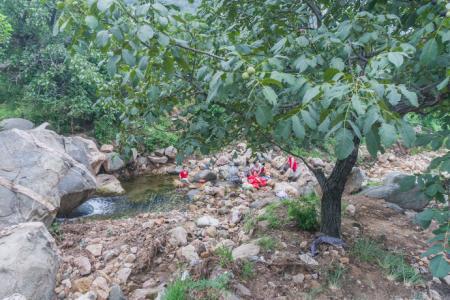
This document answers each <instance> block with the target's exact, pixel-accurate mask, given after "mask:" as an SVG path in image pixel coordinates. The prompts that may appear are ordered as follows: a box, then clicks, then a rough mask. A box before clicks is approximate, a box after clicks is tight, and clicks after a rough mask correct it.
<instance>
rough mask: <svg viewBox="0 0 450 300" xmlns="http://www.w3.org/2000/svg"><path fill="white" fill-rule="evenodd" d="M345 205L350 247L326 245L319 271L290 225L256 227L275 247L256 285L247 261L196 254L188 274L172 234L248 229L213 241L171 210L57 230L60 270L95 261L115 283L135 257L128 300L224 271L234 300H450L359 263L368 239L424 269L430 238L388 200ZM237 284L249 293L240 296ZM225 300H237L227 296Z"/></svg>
mask: <svg viewBox="0 0 450 300" xmlns="http://www.w3.org/2000/svg"><path fill="white" fill-rule="evenodd" d="M344 203H345V205H349V204H352V205H354V206H355V208H356V210H355V214H354V215H353V216H349V215H348V214H344V218H343V238H344V240H345V241H346V243H347V247H346V248H345V249H337V248H334V247H332V246H321V248H320V254H319V255H318V256H317V257H315V259H316V260H317V262H318V263H319V264H318V266H310V265H307V264H305V263H304V262H303V261H302V260H300V259H299V254H300V253H307V252H308V251H309V245H310V244H311V242H312V241H313V240H314V238H315V236H314V234H312V233H309V232H305V231H301V230H299V229H298V228H297V227H296V226H295V225H294V224H291V223H287V224H284V225H283V226H282V227H281V228H277V229H268V228H265V227H261V226H256V228H255V230H254V231H253V233H252V236H251V238H258V237H261V236H265V237H270V239H273V240H274V241H276V243H275V244H276V247H275V249H273V250H266V251H265V250H262V251H261V253H260V254H259V256H260V259H258V260H257V261H256V262H255V263H254V275H253V276H252V277H251V278H243V276H241V273H242V262H239V261H236V262H233V263H231V264H229V265H227V266H226V267H225V268H222V267H220V266H219V263H218V257H217V256H216V255H215V254H214V252H212V251H210V250H208V249H202V250H199V253H201V254H200V256H201V257H202V258H203V260H202V263H201V264H200V265H197V266H194V267H189V266H188V264H187V263H186V262H184V261H183V260H181V259H179V255H177V250H178V249H177V248H176V247H172V246H171V245H170V244H169V243H167V235H168V234H167V233H168V231H169V230H170V229H172V228H174V227H176V226H180V225H182V226H183V227H184V228H186V229H187V231H188V240H189V241H191V240H194V239H199V240H201V241H202V242H204V243H205V244H206V245H208V242H210V241H211V240H220V239H221V238H220V236H221V235H223V236H224V237H227V238H228V239H230V240H233V241H235V242H236V244H237V245H238V244H239V239H240V237H239V234H240V233H241V232H242V227H243V222H240V223H238V224H237V226H233V227H228V228H224V229H223V230H219V231H218V236H219V237H217V238H216V239H208V237H204V235H202V234H201V232H200V231H199V230H198V228H196V226H195V224H194V222H193V220H195V218H196V217H197V216H198V215H199V212H191V211H184V212H182V211H171V212H169V213H159V214H149V213H147V214H141V215H138V216H135V217H132V218H125V219H117V220H81V221H78V222H76V223H65V224H62V225H61V229H60V230H61V232H62V235H61V237H63V238H60V239H59V241H58V244H59V248H60V250H61V252H62V256H63V257H65V262H64V263H63V265H62V266H61V279H62V278H64V275H63V274H64V271H65V270H67V268H70V263H69V261H70V257H72V256H74V257H75V256H78V255H80V254H83V255H85V256H87V257H89V258H90V260H91V261H93V262H94V263H93V270H94V271H93V274H94V273H95V274H97V275H98V274H100V275H101V276H103V277H105V278H107V279H108V280H111V281H114V279H112V278H113V277H114V274H115V272H117V268H118V264H119V263H118V262H117V261H115V260H118V261H121V260H123V258H121V256H125V255H126V254H127V253H133V252H134V253H135V257H136V260H135V261H134V263H133V267H132V273H131V275H130V277H129V279H128V280H127V283H126V284H121V288H122V290H123V291H124V293H125V295H128V296H129V297H130V299H139V297H137V296H136V293H135V290H137V289H139V288H141V287H142V286H144V287H145V286H148V287H156V286H160V285H161V284H167V283H168V282H170V281H171V280H173V279H174V278H176V277H177V276H180V275H181V272H182V271H183V270H186V269H187V270H189V272H190V275H191V276H192V277H193V278H205V277H210V276H212V275H213V274H216V273H221V272H224V271H225V270H228V271H229V272H232V273H233V274H234V277H232V279H231V282H230V284H229V290H230V291H231V292H232V293H237V294H239V298H237V299H255V300H256V299H261V300H262V299H280V300H281V299H380V300H381V299H426V298H424V297H427V296H426V295H429V289H430V288H431V289H434V290H436V291H438V292H439V294H440V295H441V296H442V295H443V297H442V298H441V299H450V289H449V287H448V286H445V285H444V284H438V283H436V282H435V281H432V278H431V276H430V275H429V274H422V276H423V279H424V280H423V283H421V284H419V285H416V286H409V285H405V284H404V283H401V282H396V281H393V280H389V279H388V278H387V276H386V275H385V274H384V273H383V271H382V270H381V269H380V267H379V266H377V265H376V264H368V263H361V262H359V261H358V259H356V258H355V257H353V256H352V255H351V253H350V250H349V249H350V248H351V245H352V243H354V241H355V240H356V239H358V238H360V237H369V238H371V239H374V240H377V241H379V242H380V243H381V244H382V245H383V247H384V248H385V249H387V250H392V251H397V252H398V251H401V252H402V253H403V254H404V255H405V257H406V259H407V261H408V262H409V263H410V264H416V265H417V266H423V269H424V270H426V269H427V266H426V261H425V262H424V261H423V260H421V259H420V253H422V252H423V251H424V250H425V249H426V247H427V245H426V240H427V236H430V235H429V233H428V232H423V231H422V230H421V229H420V228H419V227H418V226H416V225H414V224H413V223H412V222H411V217H409V216H408V215H407V214H401V213H398V212H395V211H393V210H392V209H390V208H388V207H386V203H385V202H384V201H383V200H375V199H369V198H366V197H363V196H347V197H346V198H344ZM209 212H210V213H211V212H212V210H211V209H210V211H209ZM218 217H219V216H218ZM279 217H280V218H283V217H285V216H283V215H280V216H279ZM95 242H101V243H102V244H103V245H104V248H103V256H102V257H93V256H92V254H91V253H89V252H88V251H86V250H85V249H84V248H83V247H84V246H85V245H86V244H91V243H95ZM118 248H119V249H121V251H122V252H121V254H120V255H118V258H116V259H112V260H110V261H107V260H106V258H105V255H104V254H105V253H107V252H108V251H111V250H113V249H118ZM124 251H125V252H124ZM123 252H124V253H123ZM122 253H123V254H122ZM125 260H126V259H125ZM336 264H339V265H341V266H343V269H344V270H345V271H344V274H343V276H342V279H341V280H340V282H339V286H338V287H334V288H333V287H330V285H329V282H328V281H327V276H326V274H327V270H329V269H330V266H334V265H336ZM298 274H303V275H304V279H303V280H299V279H298V276H297V279H295V278H296V277H295V276H296V275H298ZM300 277H301V276H300ZM239 284H241V285H243V286H244V287H246V288H247V289H248V290H247V291H244V292H242V290H240V289H239ZM233 295H234V294H233ZM197 296H198V297H200V296H199V295H197ZM197 296H196V297H197ZM154 297H156V296H155V295H154V296H148V299H152V298H154ZM220 297H221V298H223V299H236V298H230V297H228V296H226V294H223V295H222V296H220ZM227 297H228V298H227ZM142 299H143V298H142ZM433 299H434V298H433Z"/></svg>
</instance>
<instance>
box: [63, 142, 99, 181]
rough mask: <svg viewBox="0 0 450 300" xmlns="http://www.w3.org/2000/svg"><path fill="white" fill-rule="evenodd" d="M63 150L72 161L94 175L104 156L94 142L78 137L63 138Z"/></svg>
mask: <svg viewBox="0 0 450 300" xmlns="http://www.w3.org/2000/svg"><path fill="white" fill-rule="evenodd" d="M64 148H65V150H66V152H67V154H69V155H70V156H72V158H73V159H75V160H76V161H78V162H79V163H81V164H83V165H84V166H85V167H86V168H87V169H88V170H90V171H91V172H92V173H93V174H94V175H96V174H98V172H99V171H100V168H101V166H102V164H103V163H104V162H105V160H106V155H105V154H104V153H102V152H100V150H98V148H97V145H96V144H95V142H94V141H91V140H88V139H85V138H82V137H80V136H74V137H66V138H64Z"/></svg>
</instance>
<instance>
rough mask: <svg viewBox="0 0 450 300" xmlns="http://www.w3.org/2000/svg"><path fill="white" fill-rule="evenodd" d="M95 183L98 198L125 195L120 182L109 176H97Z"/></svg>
mask: <svg viewBox="0 0 450 300" xmlns="http://www.w3.org/2000/svg"><path fill="white" fill-rule="evenodd" d="M95 180H96V181H97V190H96V192H95V193H96V194H97V195H100V196H119V195H123V194H125V190H124V189H123V187H122V185H121V184H120V181H119V180H118V179H117V178H116V177H115V176H114V175H110V174H99V175H97V177H96V178H95Z"/></svg>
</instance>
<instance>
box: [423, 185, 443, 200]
mask: <svg viewBox="0 0 450 300" xmlns="http://www.w3.org/2000/svg"><path fill="white" fill-rule="evenodd" d="M439 188H440V186H439V184H437V183H433V184H431V185H430V186H428V187H427V189H426V190H425V194H426V195H428V196H430V197H434V196H435V195H436V194H437V192H438V191H439Z"/></svg>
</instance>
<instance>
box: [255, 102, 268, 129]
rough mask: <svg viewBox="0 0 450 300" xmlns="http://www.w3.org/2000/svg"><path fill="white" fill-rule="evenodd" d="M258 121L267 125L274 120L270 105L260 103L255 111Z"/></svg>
mask: <svg viewBox="0 0 450 300" xmlns="http://www.w3.org/2000/svg"><path fill="white" fill-rule="evenodd" d="M255 117H256V122H257V123H258V124H259V125H260V126H262V127H266V126H267V125H268V124H269V123H270V122H271V121H272V108H271V107H270V106H268V105H259V106H258V107H257V108H256V112H255Z"/></svg>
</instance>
